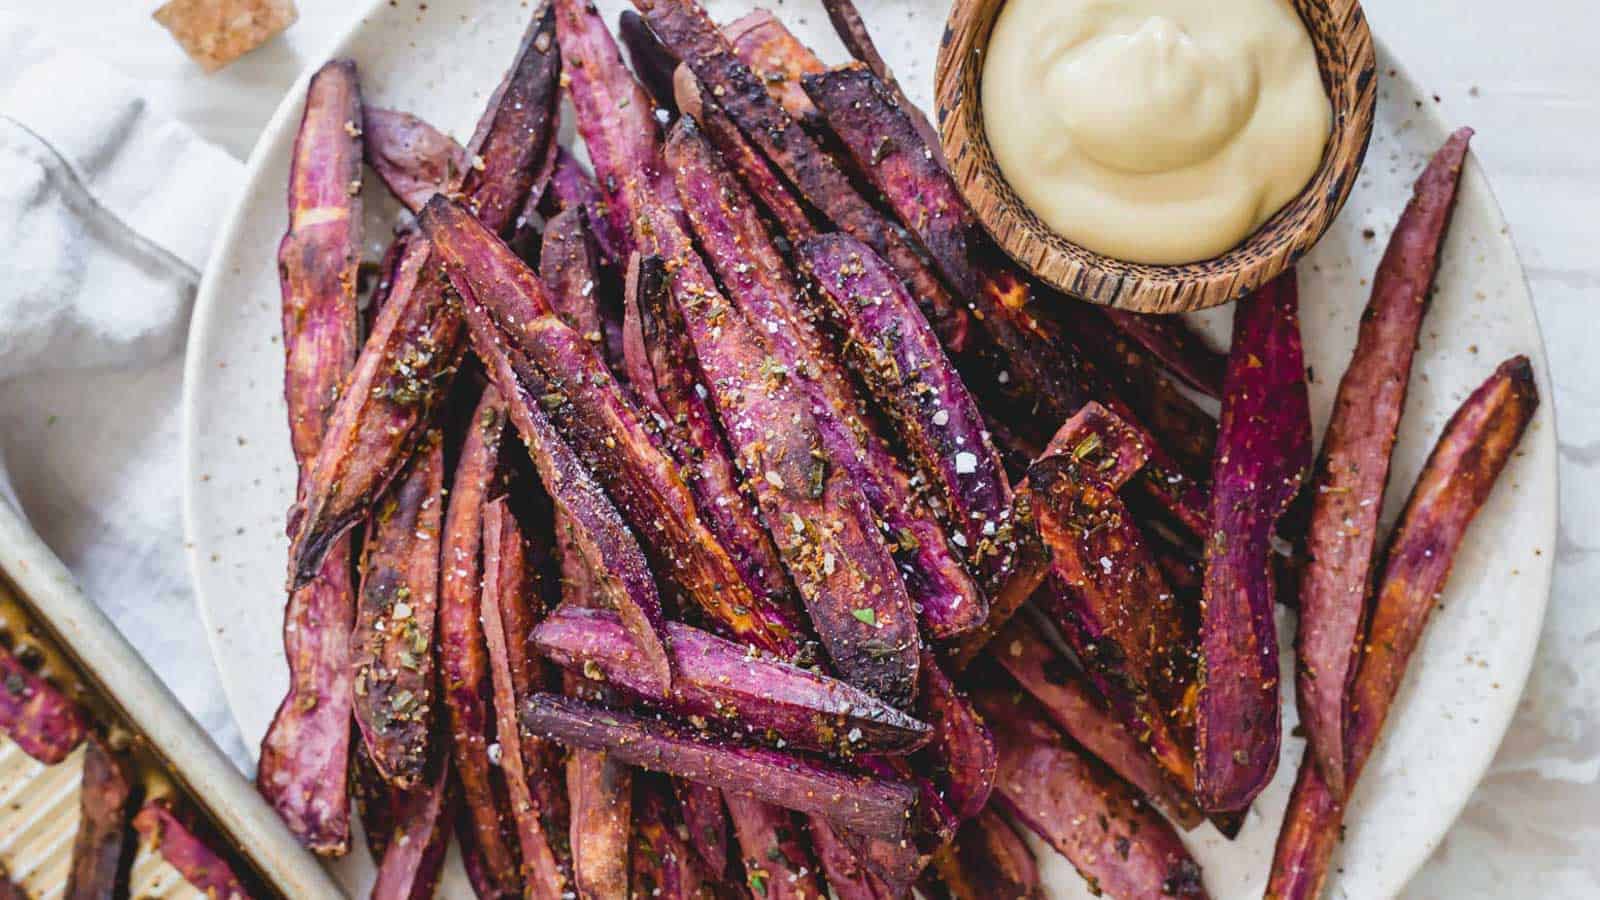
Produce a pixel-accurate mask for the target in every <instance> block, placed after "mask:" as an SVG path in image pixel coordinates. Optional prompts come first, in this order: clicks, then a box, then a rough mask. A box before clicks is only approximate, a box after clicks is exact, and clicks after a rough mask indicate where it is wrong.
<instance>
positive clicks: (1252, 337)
mask: <svg viewBox="0 0 1600 900" xmlns="http://www.w3.org/2000/svg"><path fill="white" fill-rule="evenodd" d="M1294 278H1295V276H1294V272H1293V271H1292V270H1291V271H1289V272H1286V273H1285V274H1283V275H1280V276H1279V277H1278V278H1276V279H1274V280H1273V281H1272V282H1270V283H1268V284H1267V285H1266V286H1265V287H1263V288H1261V289H1260V290H1259V291H1257V292H1256V294H1255V295H1254V296H1252V297H1248V298H1246V299H1244V300H1241V301H1240V302H1239V304H1238V307H1237V309H1236V312H1235V313H1234V322H1233V346H1232V349H1231V350H1230V351H1229V354H1228V376H1227V378H1226V379H1225V381H1224V383H1223V400H1222V424H1221V427H1220V429H1219V430H1218V433H1217V457H1216V463H1215V465H1214V466H1213V468H1212V477H1211V481H1212V494H1211V529H1212V531H1211V533H1210V535H1209V536H1208V537H1207V539H1206V578H1205V603H1204V604H1203V605H1202V612H1201V627H1200V644H1201V668H1200V673H1201V674H1200V694H1199V701H1198V707H1197V710H1196V723H1195V724H1196V732H1197V747H1196V778H1195V795H1196V799H1197V800H1198V801H1199V803H1200V806H1201V808H1202V809H1205V810H1206V811H1208V812H1233V811H1235V810H1241V809H1244V808H1245V807H1247V806H1249V805H1250V801H1252V800H1254V799H1255V796H1256V794H1258V793H1260V791H1261V789H1262V788H1264V787H1266V785H1267V782H1268V781H1270V780H1271V779H1272V773H1273V771H1274V770H1275V769H1277V766H1278V745H1279V741H1280V740H1281V739H1282V730H1283V729H1282V726H1281V723H1280V722H1279V716H1278V631H1277V626H1276V624H1275V621H1274V618H1273V607H1274V600H1275V595H1274V589H1273V570H1272V564H1271V555H1272V552H1273V551H1272V545H1271V539H1272V534H1273V529H1274V528H1275V526H1276V523H1277V520H1278V517H1279V516H1281V515H1282V514H1283V513H1284V511H1285V510H1287V509H1288V507H1289V504H1290V503H1291V502H1292V501H1293V500H1294V497H1295V495H1296V494H1297V493H1299V491H1300V485H1301V483H1302V482H1303V481H1304V479H1305V478H1306V475H1307V473H1308V472H1309V470H1310V467H1311V413H1310V411H1309V409H1308V401H1307V399H1306V375H1305V361H1304V358H1303V356H1302V354H1301V350H1300V325H1299V316H1298V306H1299V304H1298V300H1297V298H1296V292H1295V281H1294Z"/></svg>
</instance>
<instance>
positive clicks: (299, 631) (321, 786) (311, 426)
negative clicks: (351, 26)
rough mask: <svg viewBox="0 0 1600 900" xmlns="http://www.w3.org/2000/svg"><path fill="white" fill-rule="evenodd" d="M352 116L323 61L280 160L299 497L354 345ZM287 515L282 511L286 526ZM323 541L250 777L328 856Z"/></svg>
mask: <svg viewBox="0 0 1600 900" xmlns="http://www.w3.org/2000/svg"><path fill="white" fill-rule="evenodd" d="M360 122H361V90H360V86H359V83H358V81H357V78H356V69H355V64H354V63H351V62H349V61H348V60H336V61H333V62H330V63H328V64H326V65H324V66H323V67H322V69H321V70H319V71H318V72H317V74H316V75H315V76H313V78H312V80H311V84H310V86H309V87H308V88H307V92H306V108H305V112H304V114H303V117H302V119H301V124H300V132H299V134H298V135H296V137H295V148H294V155H293V157H292V159H291V162H290V171H289V191H288V194H289V228H288V231H287V232H286V233H285V234H284V236H283V240H282V242H281V243H280V244H279V245H278V278H279V283H280V285H281V287H282V295H283V303H282V308H283V346H284V358H285V360H284V372H285V375H284V399H285V401H287V405H288V407H289V438H290V445H291V447H292V448H293V450H294V455H295V462H296V465H297V466H298V469H299V490H298V492H297V493H298V495H299V496H300V497H304V496H305V495H306V493H307V492H308V491H309V490H311V489H312V487H313V486H314V485H315V484H316V483H317V479H316V474H315V466H314V463H313V461H314V460H315V459H316V457H317V454H318V451H319V448H320V446H321V445H322V444H323V443H324V441H323V437H324V434H325V433H327V432H328V431H329V430H330V428H331V424H330V421H329V419H330V410H331V409H332V408H333V407H334V404H335V403H336V398H338V397H339V396H340V390H341V388H342V387H343V386H344V384H345V377H346V373H348V372H349V370H350V367H351V365H352V363H353V362H354V361H355V358H356V350H357V347H358V345H359V337H358V334H359V329H360V314H359V311H358V310H357V306H356V281H357V271H358V268H359V265H360V260H361V240H362V235H361V222H362V214H361V199H360V195H359V191H360V182H361V146H362V144H361V126H360ZM295 519H296V516H295V515H294V514H293V513H291V516H290V520H291V521H290V530H291V532H293V531H294V530H295V527H294V523H295ZM333 537H334V536H332V535H330V539H329V540H328V542H327V543H326V544H324V545H323V546H322V548H321V552H320V553H319V554H318V560H317V563H318V564H316V565H310V566H304V567H299V568H298V573H297V574H298V575H299V577H298V578H295V579H293V580H294V581H295V582H296V583H295V584H294V585H292V586H291V591H290V594H289V602H288V605H287V608H286V609H285V610H284V629H283V642H284V655H285V657H286V658H287V660H288V663H289V691H288V693H287V694H286V696H285V697H284V699H283V702H282V703H281V704H280V705H279V707H278V710H277V712H276V713H274V715H273V719H272V724H271V725H270V726H269V727H268V729H267V734H266V736H265V737H264V738H263V739H262V743H261V762H260V766H259V767H258V771H257V779H256V782H257V785H258V786H259V788H260V790H261V792H262V794H263V795H264V796H265V797H266V798H267V800H268V802H269V803H271V804H272V806H273V808H274V809H276V810H277V811H278V814H279V816H281V817H282V818H283V819H284V821H285V822H286V823H288V825H289V829H290V831H292V832H293V833H294V834H295V836H296V837H297V838H299V839H300V841H301V842H302V843H303V844H305V845H306V846H307V847H309V848H311V849H312V850H314V851H316V852H318V853H323V854H328V855H335V856H337V855H342V854H343V853H344V852H345V851H346V850H348V849H349V844H350V803H349V797H348V794H347V792H346V784H347V776H346V768H347V766H348V757H349V746H350V681H349V677H350V673H349V643H348V641H349V632H350V623H351V618H352V616H353V614H354V607H355V599H354V596H355V592H354V589H353V588H352V586H351V584H350V544H349V542H348V541H336V540H333ZM293 561H294V558H293V557H291V562H293ZM294 568H296V567H295V566H293V565H291V569H294Z"/></svg>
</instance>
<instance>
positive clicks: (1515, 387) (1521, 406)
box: [1266, 356, 1539, 900]
mask: <svg viewBox="0 0 1600 900" xmlns="http://www.w3.org/2000/svg"><path fill="white" fill-rule="evenodd" d="M1538 405H1539V395H1538V388H1537V386H1536V385H1535V383H1534V380H1533V370H1532V369H1531V368H1530V367H1529V365H1528V360H1527V357H1523V356H1517V357H1513V358H1511V359H1509V360H1506V361H1505V362H1504V363H1501V364H1500V367H1499V368H1498V369H1496V370H1495V372H1494V374H1493V375H1491V376H1490V377H1489V378H1488V380H1486V381H1485V382H1484V383H1483V384H1482V385H1480V386H1479V387H1478V389H1477V390H1475V391H1473V393H1472V396H1470V397H1468V398H1467V400H1466V402H1464V403H1462V404H1461V407H1460V408H1459V409H1457V410H1456V412H1455V414H1454V415H1453V416H1451V417H1450V421H1449V422H1448V423H1446V424H1445V427H1444V433H1443V434H1442V435H1441V436H1440V437H1439V441H1438V443H1437V444H1435V445H1434V448H1433V452H1432V453H1430V454H1429V456H1428V461H1427V463H1426V464H1424V465H1423V467H1422V474H1421V475H1419V476H1418V478H1417V483H1416V485H1415V487H1413V488H1412V491H1411V496H1410V498H1409V499H1408V500H1407V501H1406V506H1405V509H1404V511H1402V512H1401V514H1400V520H1399V523H1398V524H1397V525H1396V526H1395V530H1394V533H1393V537H1392V538H1391V541H1390V545H1389V547H1388V550H1387V553H1386V556H1385V559H1384V563H1383V574H1382V576H1381V577H1380V579H1379V581H1378V588H1377V592H1376V599H1375V601H1374V604H1373V609H1372V613H1371V625H1370V630H1369V633H1368V635H1367V637H1366V639H1365V641H1364V642H1363V644H1362V647H1363V652H1362V654H1361V656H1360V658H1359V660H1358V665H1357V669H1356V675H1355V679H1354V680H1353V681H1352V682H1351V685H1350V694H1349V697H1348V698H1347V699H1346V701H1345V702H1346V707H1347V715H1348V717H1349V718H1348V720H1347V721H1346V725H1345V731H1344V739H1345V747H1344V753H1345V761H1344V769H1345V775H1346V780H1347V782H1348V786H1351V787H1353V786H1354V785H1355V782H1356V779H1357V778H1359V777H1360V775H1361V770H1362V769H1363V768H1364V767H1365V766H1366V762H1367V759H1368V758H1369V757H1370V756H1371V754H1372V750H1373V748H1374V747H1375V746H1376V745H1377V741H1378V738H1379V736H1380V735H1381V734H1382V732H1383V724H1384V722H1385V720H1386V719H1387V718H1388V716H1389V712H1390V710H1391V709H1392V708H1393V706H1394V701H1395V697H1396V695H1397V693H1398V692H1399V689H1400V682H1401V680H1402V678H1403V677H1404V676H1405V670H1406V666H1407V664H1408V663H1409V662H1410V660H1411V656H1412V654H1413V653H1414V652H1415V651H1416V648H1417V645H1418V643H1419V641H1420V640H1421V639H1422V631H1423V628H1424V627H1425V626H1426V625H1427V623H1428V618H1429V614H1430V613H1431V612H1432V611H1433V609H1434V607H1436V606H1437V605H1438V603H1439V595H1440V593H1441V592H1442V591H1443V590H1444V587H1445V585H1446V583H1447V582H1448V581H1449V577H1450V568H1451V565H1452V564H1453V563H1454V561H1455V553H1456V550H1457V549H1458V548H1459V547H1460V545H1461V539H1462V537H1463V536H1464V535H1465V533H1466V530H1467V528H1468V526H1470V525H1471V524H1472V520H1473V518H1474V517H1475V516H1476V515H1477V513H1478V510H1479V509H1480V508H1481V507H1482V506H1483V503H1484V501H1485V500H1487V499H1488V497H1489V493H1490V491H1491V490H1492V489H1493V487H1494V484H1495V481H1496V480H1497V479H1498V478H1499V475H1500V472H1501V471H1502V470H1503V469H1504V468H1505V465H1506V463H1507V462H1508V461H1509V460H1510V458H1511V455H1512V453H1513V452H1514V451H1515V450H1516V447H1517V443H1518V442H1519V441H1520V440H1521V438H1522V434H1523V432H1524V431H1525V430H1526V429H1527V426H1528V421H1529V420H1530V419H1531V418H1532V417H1533V413H1534V411H1535V410H1536V409H1537V407H1538ZM1343 819H1344V803H1343V800H1342V799H1340V797H1339V795H1338V794H1336V793H1335V792H1334V791H1333V789H1332V788H1330V787H1329V786H1328V783H1327V782H1326V781H1324V780H1323V778H1322V770H1321V767H1320V766H1318V765H1316V762H1315V759H1314V758H1313V756H1312V754H1311V753H1310V752H1309V750H1308V752H1307V753H1306V754H1305V757H1304V758H1303V759H1302V760H1301V762H1300V773H1299V777H1298V778H1297V779H1296V780H1295V785H1294V791H1293V793H1292V794H1290V797H1289V809H1288V812H1286V813H1285V814H1284V821H1283V825H1282V827H1281V829H1280V831H1279V832H1278V845H1277V848H1276V850H1275V852H1274V854H1273V859H1272V874H1271V877H1270V878H1269V879H1268V882H1267V891H1266V896H1267V897H1268V898H1272V900H1315V898H1316V897H1318V896H1320V895H1321V893H1322V887H1323V884H1324V883H1325V882H1326V881H1327V877H1328V873H1329V871H1330V868H1329V866H1330V863H1331V861H1332V858H1333V851H1334V849H1335V848H1336V847H1337V846H1338V843H1339V840H1340V838H1341V835H1342V833H1343Z"/></svg>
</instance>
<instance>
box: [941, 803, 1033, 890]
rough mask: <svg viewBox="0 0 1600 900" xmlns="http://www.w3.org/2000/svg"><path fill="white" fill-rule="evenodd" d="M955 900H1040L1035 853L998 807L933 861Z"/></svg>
mask: <svg viewBox="0 0 1600 900" xmlns="http://www.w3.org/2000/svg"><path fill="white" fill-rule="evenodd" d="M933 867H934V870H935V871H937V872H938V873H939V877H940V879H942V880H943V881H944V887H945V890H946V892H947V895H948V897H949V898H950V900H1040V898H1042V897H1043V896H1044V894H1043V888H1041V887H1040V885H1039V868H1038V864H1037V863H1036V862H1035V861H1034V858H1033V851H1032V850H1030V849H1028V845H1027V844H1026V843H1025V842H1023V840H1022V836H1021V835H1019V834H1017V832H1016V830H1015V829H1013V828H1012V827H1011V825H1010V823H1008V822H1006V820H1005V819H1003V818H1001V817H1000V814H999V813H997V812H995V811H994V809H993V807H990V808H986V809H985V810H984V811H983V812H982V813H979V814H978V816H977V818H974V819H968V820H967V821H966V822H964V823H962V825H961V831H960V832H958V833H957V834H956V841H955V844H954V845H952V846H951V847H950V848H948V849H947V850H945V851H944V852H941V853H938V854H935V855H934V857H933Z"/></svg>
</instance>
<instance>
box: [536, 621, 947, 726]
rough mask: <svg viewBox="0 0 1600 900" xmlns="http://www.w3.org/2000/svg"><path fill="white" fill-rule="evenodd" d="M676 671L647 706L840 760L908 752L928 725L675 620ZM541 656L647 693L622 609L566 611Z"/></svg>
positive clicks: (546, 636)
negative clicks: (621, 617)
mask: <svg viewBox="0 0 1600 900" xmlns="http://www.w3.org/2000/svg"><path fill="white" fill-rule="evenodd" d="M667 637H668V643H669V645H670V646H671V647H672V651H671V652H672V656H673V660H674V663H675V665H674V669H675V671H676V672H677V677H676V678H674V679H673V683H672V690H671V692H670V694H669V695H668V696H667V697H666V699H664V700H649V699H647V698H642V699H646V702H648V703H650V704H651V705H654V706H657V707H659V708H661V709H663V710H666V711H668V712H671V713H673V714H675V715H677V716H678V717H679V718H684V719H689V720H691V721H693V720H695V719H697V718H699V719H705V720H708V721H710V722H713V723H720V724H722V725H724V726H726V727H727V728H730V729H732V730H734V731H736V732H737V731H744V732H747V733H748V735H749V736H750V737H751V738H752V739H755V740H758V741H764V742H767V743H771V742H774V741H777V742H779V746H783V745H785V744H786V745H787V746H789V747H791V748H793V749H796V750H815V751H820V752H825V753H832V754H837V755H842V756H853V755H854V754H856V753H858V752H867V753H909V752H910V751H912V750H914V749H916V748H917V747H919V746H922V745H923V744H925V743H926V742H927V740H928V735H929V733H930V729H929V727H928V726H927V725H926V724H924V723H922V722H920V721H918V720H916V719H913V718H912V717H910V716H908V715H906V714H905V713H902V712H900V711H899V710H897V709H895V708H894V707H892V706H889V705H888V704H886V703H884V702H882V701H880V700H877V699H875V698H873V697H872V696H871V695H869V694H867V693H866V692H864V691H861V690H858V689H856V688H854V687H851V686H850V685H848V684H846V683H845V682H842V681H839V680H837V679H834V678H829V677H828V676H826V675H819V674H816V673H814V672H811V671H809V670H807V669H802V668H799V667H797V666H793V665H790V664H789V663H786V662H783V661H781V660H778V659H775V658H773V657H770V656H767V655H764V654H760V653H754V652H751V651H750V650H749V649H747V648H746V647H745V646H742V645H740V644H736V643H733V642H732V641H727V640H724V639H722V638H719V637H717V636H715V635H712V634H708V633H706V632H704V631H701V630H699V629H696V628H691V627H689V626H687V625H680V624H678V623H676V622H674V623H669V624H668V625H667ZM530 639H531V640H532V641H533V643H534V644H535V645H536V646H537V647H538V648H539V652H540V653H541V654H542V655H544V656H545V657H546V658H547V659H549V660H550V661H552V662H554V663H556V664H557V665H559V666H561V667H563V668H565V669H569V670H571V671H574V672H583V673H591V672H592V673H594V675H595V676H597V677H598V678H600V679H601V680H603V681H604V683H605V684H607V685H609V686H611V687H613V688H617V689H620V690H622V691H624V692H626V693H628V694H631V695H634V696H636V697H639V696H641V694H642V692H641V691H640V687H642V686H643V685H641V684H640V679H639V678H638V675H637V672H638V669H639V665H638V651H637V650H636V649H635V648H634V647H633V645H632V644H631V642H630V638H629V636H628V633H627V631H626V630H625V629H623V627H622V624H621V622H620V621H619V620H618V619H617V616H616V614H615V613H611V612H607V611H600V610H583V609H560V610H557V611H556V612H554V613H552V614H551V615H550V616H549V617H548V618H546V619H545V620H544V621H543V622H541V623H539V625H538V626H536V627H535V628H534V630H533V633H532V635H531V636H530Z"/></svg>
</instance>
